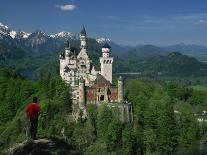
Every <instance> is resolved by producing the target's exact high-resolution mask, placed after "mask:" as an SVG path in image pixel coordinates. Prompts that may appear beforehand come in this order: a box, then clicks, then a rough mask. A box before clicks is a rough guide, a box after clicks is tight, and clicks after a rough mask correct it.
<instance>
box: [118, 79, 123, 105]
mask: <svg viewBox="0 0 207 155" xmlns="http://www.w3.org/2000/svg"><path fill="white" fill-rule="evenodd" d="M123 85H124V84H123V79H122V77H121V76H120V77H119V79H118V102H123V100H124V86H123Z"/></svg>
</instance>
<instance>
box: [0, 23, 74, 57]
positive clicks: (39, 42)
mask: <svg viewBox="0 0 207 155" xmlns="http://www.w3.org/2000/svg"><path fill="white" fill-rule="evenodd" d="M74 37H75V36H74V35H73V34H72V33H71V32H65V31H62V32H59V33H56V34H53V35H48V34H46V33H44V32H42V31H41V30H36V31H35V32H33V33H27V32H24V31H14V30H11V29H10V28H9V27H8V26H6V25H4V24H2V23H0V41H4V42H6V43H8V44H10V45H12V46H17V47H19V48H21V49H23V50H25V51H27V52H30V53H35V54H46V53H53V52H54V51H55V50H58V49H59V48H60V47H62V46H63V45H64V43H65V42H66V41H67V40H68V39H74Z"/></svg>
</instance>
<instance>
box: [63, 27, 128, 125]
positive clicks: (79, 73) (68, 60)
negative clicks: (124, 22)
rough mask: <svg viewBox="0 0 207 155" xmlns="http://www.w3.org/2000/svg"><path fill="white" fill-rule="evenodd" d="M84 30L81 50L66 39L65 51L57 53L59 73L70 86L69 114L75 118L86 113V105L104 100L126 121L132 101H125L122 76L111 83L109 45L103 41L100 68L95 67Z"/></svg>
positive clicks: (83, 30) (81, 37)
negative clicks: (70, 105)
mask: <svg viewBox="0 0 207 155" xmlns="http://www.w3.org/2000/svg"><path fill="white" fill-rule="evenodd" d="M88 52H89V51H88V47H87V34H86V30H85V28H84V27H83V29H82V31H81V33H80V52H79V53H78V54H77V53H76V51H75V50H72V48H71V45H70V43H69V42H68V43H67V46H66V47H65V52H64V53H63V54H61V55H60V58H59V60H60V76H61V78H62V79H63V80H64V81H65V82H66V83H67V84H69V85H70V86H71V89H72V94H71V96H72V103H73V104H72V109H73V111H72V114H73V117H74V118H75V119H77V118H79V117H80V114H82V117H86V116H87V112H86V105H87V104H95V105H97V106H98V105H101V104H103V103H107V105H108V106H110V107H111V108H116V109H118V111H119V118H120V120H121V121H129V120H130V114H131V110H132V109H131V105H130V104H127V102H124V98H123V96H124V95H123V79H122V77H120V78H119V79H118V86H115V85H113V84H112V67H113V57H111V56H110V52H111V47H110V46H109V44H108V43H107V42H106V43H105V44H104V45H103V46H102V51H101V53H102V56H101V57H100V58H99V60H100V70H95V67H94V66H93V64H92V61H91V60H90V58H89V56H88Z"/></svg>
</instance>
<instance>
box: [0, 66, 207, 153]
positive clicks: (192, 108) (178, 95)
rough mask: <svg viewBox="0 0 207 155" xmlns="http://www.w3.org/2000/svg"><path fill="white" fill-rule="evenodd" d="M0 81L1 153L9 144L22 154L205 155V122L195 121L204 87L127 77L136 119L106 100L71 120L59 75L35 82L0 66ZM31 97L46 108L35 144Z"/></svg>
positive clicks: (201, 107) (127, 93)
mask: <svg viewBox="0 0 207 155" xmlns="http://www.w3.org/2000/svg"><path fill="white" fill-rule="evenodd" d="M0 83H1V85H0V100H1V104H0V116H1V117H0V144H1V145H0V154H2V153H4V152H7V151H8V149H9V148H11V149H12V150H13V151H16V152H17V153H19V154H23V153H25V154H27V153H33V154H35V153H36V154H38V153H40V152H41V153H43V152H44V153H48V154H57V153H59V154H67V152H68V151H69V152H70V151H71V153H74V154H79V153H80V154H86V155H91V154H103V155H104V154H120V153H121V154H140V153H141V152H142V151H144V152H145V153H147V152H150V153H158V154H169V153H171V154H172V153H175V154H178V155H185V154H188V155H189V154H194V153H198V152H201V153H202V152H203V153H204V154H205V153H206V150H205V147H204V145H205V142H206V137H205V135H206V125H205V124H203V126H202V128H200V126H199V125H200V124H199V121H197V120H198V119H199V118H200V116H202V115H203V111H204V110H205V107H206V102H205V101H206V100H207V98H206V97H207V95H206V92H205V91H197V90H194V89H192V88H189V87H184V86H182V85H176V84H168V85H159V84H158V83H154V82H150V81H140V80H130V81H126V83H125V89H124V90H125V98H127V99H128V100H129V101H130V102H131V103H132V105H133V121H132V122H130V123H125V124H123V123H121V122H119V121H118V120H117V117H116V115H115V113H114V112H113V111H112V110H110V109H109V108H108V107H107V106H106V105H104V104H103V105H101V106H100V109H96V108H95V107H94V106H93V105H87V111H88V118H87V119H80V120H78V122H74V121H72V119H71V117H70V116H71V115H70V112H71V100H70V95H69V91H70V89H69V88H68V86H66V85H65V84H64V83H63V82H62V80H61V79H60V78H59V77H47V78H46V79H42V80H41V81H36V82H31V81H28V80H25V79H23V78H22V77H21V76H19V75H18V74H17V73H15V71H13V70H11V69H9V68H3V67H0ZM30 96H37V97H38V99H39V104H40V106H41V109H42V111H41V114H40V116H39V126H38V138H39V140H37V141H34V142H30V141H27V135H28V134H27V133H28V119H27V118H26V116H25V106H26V105H27V104H28V103H30V102H31V99H30ZM143 103H144V104H143ZM203 118H204V119H206V116H203ZM201 131H202V132H201ZM44 139H46V140H44ZM47 139H49V140H47ZM50 139H51V140H52V142H51V140H50ZM25 141H26V143H24V142H25ZM155 146H157V147H155ZM14 148H16V149H14ZM21 148H22V149H21ZM74 151H75V152H74Z"/></svg>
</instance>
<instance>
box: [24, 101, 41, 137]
mask: <svg viewBox="0 0 207 155" xmlns="http://www.w3.org/2000/svg"><path fill="white" fill-rule="evenodd" d="M26 114H27V117H28V118H29V119H30V136H31V138H32V139H33V140H36V139H37V137H36V134H37V127H38V116H39V114H40V106H39V105H38V103H37V97H33V99H32V103H30V104H29V105H28V106H27V108H26Z"/></svg>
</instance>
